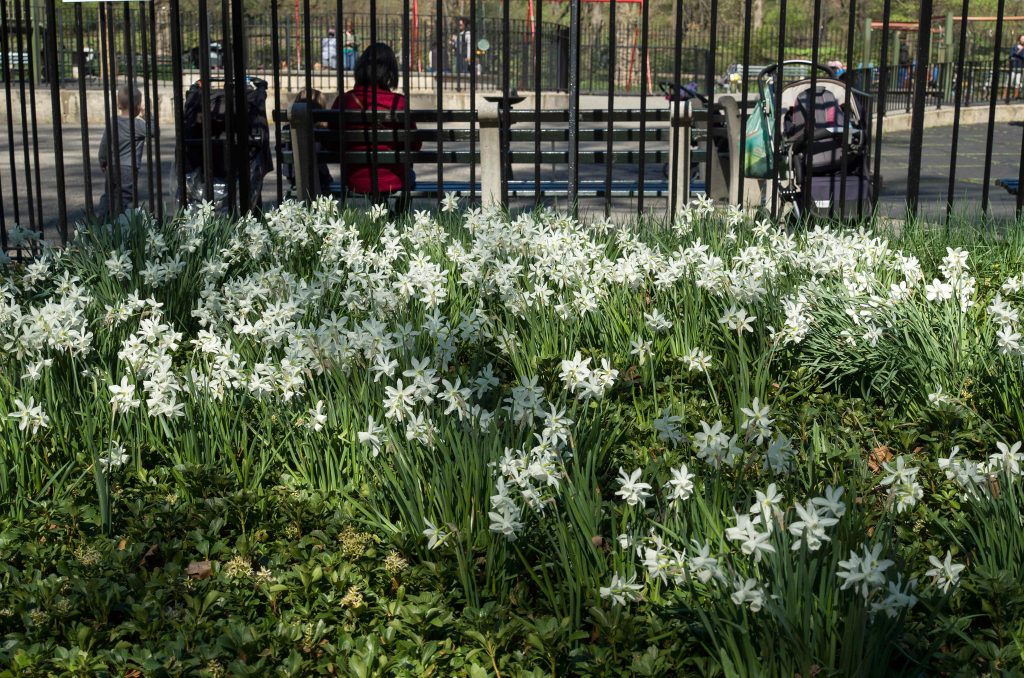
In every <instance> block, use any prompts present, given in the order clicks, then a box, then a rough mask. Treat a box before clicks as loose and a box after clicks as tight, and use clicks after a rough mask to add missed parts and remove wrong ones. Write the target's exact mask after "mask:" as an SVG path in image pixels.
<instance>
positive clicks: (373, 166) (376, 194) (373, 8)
mask: <svg viewBox="0 0 1024 678" xmlns="http://www.w3.org/2000/svg"><path fill="white" fill-rule="evenodd" d="M306 2H307V3H308V2H309V0H306ZM370 44H371V45H375V44H377V0H370ZM373 75H374V77H373V85H372V86H371V88H370V110H371V111H372V116H373V121H374V122H373V124H372V125H370V137H371V139H372V140H373V148H374V150H375V151H376V150H377V149H378V148H379V147H378V145H377V137H378V133H377V126H378V125H379V124H380V123H379V118H378V116H379V113H378V112H377V77H378V76H377V73H376V72H374V74H373ZM406 107H407V108H408V102H406ZM310 155H311V156H312V153H310ZM310 169H311V170H312V169H313V168H312V167H311V168H310ZM310 176H312V175H310ZM370 193H371V194H372V196H373V200H374V202H376V201H377V200H379V199H380V186H379V184H378V181H377V153H376V152H374V153H370Z"/></svg>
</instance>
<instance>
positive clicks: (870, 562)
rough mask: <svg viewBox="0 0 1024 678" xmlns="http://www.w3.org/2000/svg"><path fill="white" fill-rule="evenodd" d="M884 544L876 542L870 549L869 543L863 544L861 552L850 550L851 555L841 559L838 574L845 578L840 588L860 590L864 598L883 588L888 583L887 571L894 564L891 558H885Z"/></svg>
mask: <svg viewBox="0 0 1024 678" xmlns="http://www.w3.org/2000/svg"><path fill="white" fill-rule="evenodd" d="M881 555H882V545H881V544H878V543H876V544H875V545H874V546H872V547H871V548H870V549H869V548H868V545H867V544H862V545H861V553H857V552H856V551H850V557H849V558H848V559H846V560H840V561H839V568H840V569H839V571H838V572H836V576H837V577H839V578H840V579H842V580H843V585H842V586H841V587H840V590H843V591H845V590H846V589H848V588H852V589H853V590H855V591H859V592H860V594H861V595H862V596H864V599H865V600H866V599H868V598H869V597H870V596H871V594H872V593H874V592H875V591H878V590H879V589H881V588H882V587H883V586H884V585H885V583H886V577H885V572H886V570H888V569H889V568H890V567H892V565H893V561H891V560H883V559H882V558H881V557H880V556H881Z"/></svg>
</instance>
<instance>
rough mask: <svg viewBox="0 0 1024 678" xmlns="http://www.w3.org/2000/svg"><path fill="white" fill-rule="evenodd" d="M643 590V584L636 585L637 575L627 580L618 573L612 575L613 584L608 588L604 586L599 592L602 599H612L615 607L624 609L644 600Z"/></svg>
mask: <svg viewBox="0 0 1024 678" xmlns="http://www.w3.org/2000/svg"><path fill="white" fill-rule="evenodd" d="M643 590H644V586H643V584H637V583H636V575H635V574H634V575H632V576H631V577H630V578H629V579H628V580H627V579H626V578H624V577H622V576H620V575H619V574H618V573H616V574H613V575H612V581H611V583H610V584H609V585H608V586H602V587H601V588H600V589H599V591H598V592H599V593H600V594H601V597H602V598H610V599H611V601H612V604H613V605H618V606H621V607H624V606H626V605H627V604H628V603H636V602H639V601H640V600H642V599H643V595H642V594H641V592H642V591H643Z"/></svg>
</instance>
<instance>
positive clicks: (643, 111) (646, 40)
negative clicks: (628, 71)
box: [607, 0, 718, 214]
mask: <svg viewBox="0 0 1024 678" xmlns="http://www.w3.org/2000/svg"><path fill="white" fill-rule="evenodd" d="M717 3H718V0H711V7H712V9H711V14H712V19H711V23H712V25H714V23H715V19H714V14H715V12H716V10H715V6H716V5H717ZM712 30H714V29H712ZM650 31H651V10H650V3H649V2H646V1H645V2H644V3H643V4H642V5H640V157H639V160H640V162H639V167H638V170H637V172H638V174H639V176H638V177H637V179H638V181H637V191H636V211H637V214H642V213H643V211H644V174H646V172H647V162H646V160H645V158H644V153H645V152H646V151H647V139H646V138H645V136H646V133H647V80H648V78H649V77H650V73H649V72H648V70H649V69H648V68H647V66H648V63H647V62H648V59H649V58H650ZM713 39H714V38H712V40H713ZM609 113H611V111H609ZM607 162H609V163H610V162H612V158H611V157H609V158H608V160H607Z"/></svg>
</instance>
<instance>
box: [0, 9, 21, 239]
mask: <svg viewBox="0 0 1024 678" xmlns="http://www.w3.org/2000/svg"><path fill="white" fill-rule="evenodd" d="M11 23H12V22H10V21H8V17H7V2H6V0H0V50H3V51H2V53H0V66H2V68H0V72H2V74H3V76H4V96H5V98H6V100H7V152H8V155H9V156H10V163H11V203H12V205H13V207H14V223H15V224H18V223H20V222H21V207H20V205H19V204H18V202H19V201H18V163H17V156H16V151H15V148H14V117H13V116H14V100H13V97H12V95H11V78H12V77H13V76H14V68H12V67H11V63H10V55H11V49H10V43H9V37H8V32H9V28H8V26H10V25H11Z"/></svg>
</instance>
